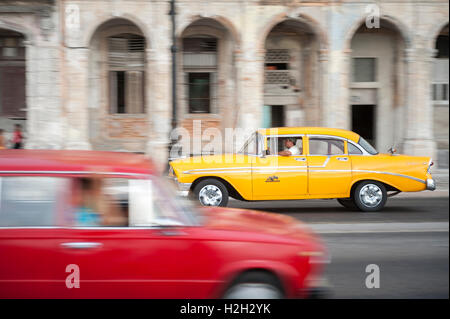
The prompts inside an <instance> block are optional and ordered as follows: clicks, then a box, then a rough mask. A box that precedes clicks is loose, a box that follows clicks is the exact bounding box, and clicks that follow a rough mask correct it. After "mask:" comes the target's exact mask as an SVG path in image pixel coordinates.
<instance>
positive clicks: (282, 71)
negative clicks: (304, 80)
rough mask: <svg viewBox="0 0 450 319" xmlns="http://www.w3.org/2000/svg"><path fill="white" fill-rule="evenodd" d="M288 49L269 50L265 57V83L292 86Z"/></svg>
mask: <svg viewBox="0 0 450 319" xmlns="http://www.w3.org/2000/svg"><path fill="white" fill-rule="evenodd" d="M290 59H291V56H290V53H289V50H288V49H269V50H267V52H266V57H265V83H266V84H290V75H289V61H290Z"/></svg>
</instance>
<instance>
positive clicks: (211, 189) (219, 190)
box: [194, 179, 228, 207]
mask: <svg viewBox="0 0 450 319" xmlns="http://www.w3.org/2000/svg"><path fill="white" fill-rule="evenodd" d="M194 196H195V198H196V199H198V201H199V202H200V204H201V205H203V206H222V207H225V206H227V204H228V190H227V188H226V187H225V185H224V184H223V183H222V182H220V181H218V180H216V179H206V180H204V181H201V182H200V183H198V184H197V185H196V186H195V188H194Z"/></svg>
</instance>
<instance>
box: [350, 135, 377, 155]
mask: <svg viewBox="0 0 450 319" xmlns="http://www.w3.org/2000/svg"><path fill="white" fill-rule="evenodd" d="M348 143H350V144H352V145H353V146H355V147H356V148H357V149H359V150H360V151H361V152H362V154H349V153H348V145H347V154H348V155H351V156H373V154H370V153H369V152H367V151H366V150H365V149H364V148H363V147H362V146H361V145H359V144H357V143H356V144H355V143H354V142H353V141H350V140H349V139H347V144H348Z"/></svg>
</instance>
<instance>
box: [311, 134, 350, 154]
mask: <svg viewBox="0 0 450 319" xmlns="http://www.w3.org/2000/svg"><path fill="white" fill-rule="evenodd" d="M309 154H310V155H341V154H345V148H344V141H342V140H339V139H334V138H321V137H310V138H309Z"/></svg>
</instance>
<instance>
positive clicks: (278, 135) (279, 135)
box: [263, 134, 307, 138]
mask: <svg viewBox="0 0 450 319" xmlns="http://www.w3.org/2000/svg"><path fill="white" fill-rule="evenodd" d="M306 135H307V134H276V135H263V136H264V137H266V138H267V137H296V136H300V137H302V138H303V137H305V136H306Z"/></svg>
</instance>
